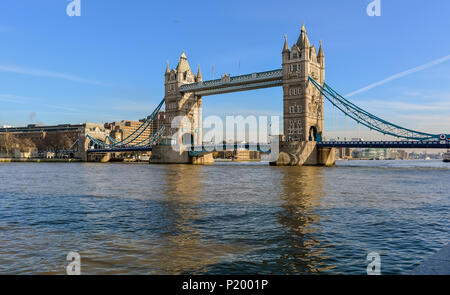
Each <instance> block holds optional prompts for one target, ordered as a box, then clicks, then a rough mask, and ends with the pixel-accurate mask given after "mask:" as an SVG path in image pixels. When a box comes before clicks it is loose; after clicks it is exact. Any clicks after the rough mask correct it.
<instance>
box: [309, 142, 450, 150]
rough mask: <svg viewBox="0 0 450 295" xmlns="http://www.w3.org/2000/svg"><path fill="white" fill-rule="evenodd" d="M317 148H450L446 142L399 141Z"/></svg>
mask: <svg viewBox="0 0 450 295" xmlns="http://www.w3.org/2000/svg"><path fill="white" fill-rule="evenodd" d="M317 146H318V147H336V148H339V147H342V148H344V147H348V148H401V149H446V148H450V141H448V140H440V141H438V140H426V141H418V140H399V141H395V140H394V141H322V142H318V143H317Z"/></svg>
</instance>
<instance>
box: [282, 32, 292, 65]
mask: <svg viewBox="0 0 450 295" xmlns="http://www.w3.org/2000/svg"><path fill="white" fill-rule="evenodd" d="M290 54H291V50H290V49H289V45H288V42H287V34H286V35H284V46H283V51H282V52H281V56H282V59H283V62H286V61H288V60H289V56H290Z"/></svg>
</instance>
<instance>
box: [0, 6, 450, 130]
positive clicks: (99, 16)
mask: <svg viewBox="0 0 450 295" xmlns="http://www.w3.org/2000/svg"><path fill="white" fill-rule="evenodd" d="M370 2H371V1H368V0H347V1H332V0H327V1H325V0H318V1H299V0H297V1H261V0H260V1H233V0H231V1H221V2H219V1H159V2H156V1H144V0H130V1H118V0H108V1H107V0H81V4H82V7H81V14H82V15H81V16H80V17H69V16H67V15H66V6H67V5H68V4H69V2H68V1H66V0H39V1H35V0H2V1H1V2H0V40H1V47H0V106H1V107H0V125H5V124H6V125H16V126H18V125H26V124H30V123H44V124H60V123H80V122H86V121H89V122H107V121H114V120H122V119H128V120H135V119H139V118H142V117H144V116H145V115H147V114H148V113H150V112H151V111H152V110H153V108H154V107H155V106H156V105H157V104H158V102H159V101H160V100H161V99H162V98H163V94H164V93H163V74H164V70H165V62H166V60H169V61H170V65H171V67H175V66H176V63H177V60H178V58H179V56H180V54H181V52H182V51H183V49H184V50H185V51H186V54H187V56H188V59H189V62H190V64H191V67H192V68H193V69H194V71H195V72H196V71H197V65H198V64H201V67H202V73H203V77H204V79H211V78H212V70H211V69H212V66H213V65H214V67H215V77H216V78H217V77H218V76H219V75H221V74H223V73H225V72H227V73H231V74H234V75H235V74H239V73H240V74H243V73H250V72H255V71H265V70H271V69H276V68H280V66H281V49H282V46H283V40H284V34H288V40H289V43H290V44H293V43H294V42H295V41H296V40H297V37H298V34H299V30H300V27H301V24H302V22H303V21H304V22H305V24H306V28H307V31H308V35H309V38H310V40H311V42H312V43H313V44H315V45H316V46H318V43H319V40H320V39H322V40H323V45H324V50H325V57H326V78H327V82H328V84H330V85H331V86H332V87H333V88H335V89H336V90H338V91H339V92H340V93H341V94H347V93H351V92H354V91H356V90H358V89H361V88H363V87H365V86H367V85H370V84H372V83H375V82H377V81H381V80H383V79H386V78H388V77H390V76H392V75H395V74H397V73H401V72H404V71H407V70H409V69H412V68H415V67H418V66H421V65H424V64H427V63H429V62H432V61H435V60H438V59H441V58H443V57H446V56H449V55H450V38H449V36H450V18H449V17H448V14H449V12H450V2H449V1H448V0H433V1H432V5H431V3H429V2H426V1H419V0H397V1H392V0H389V1H388V0H381V3H382V8H381V16H380V17H369V16H368V15H367V14H366V6H367V5H368V4H369V3H370ZM239 63H240V68H239V66H238V65H239ZM350 98H351V100H352V101H353V102H355V103H356V104H359V105H360V106H362V107H364V108H367V109H368V110H370V111H371V112H373V113H375V114H376V115H378V116H380V117H382V118H385V119H388V120H390V121H393V122H395V123H399V124H401V125H404V126H406V127H410V128H414V129H419V130H422V131H429V132H433V133H441V132H443V131H447V132H450V119H449V117H450V116H449V115H448V114H449V111H450V59H448V60H446V61H444V62H441V63H440V64H437V65H433V66H430V67H427V68H425V69H422V70H420V71H417V72H414V73H411V74H409V75H406V76H403V77H400V78H398V79H394V80H392V81H389V82H387V83H385V84H383V85H379V86H377V87H374V88H372V89H369V90H367V91H364V92H361V93H357V94H355V95H353V96H351V97H350ZM281 112H282V90H281V88H272V89H264V90H256V91H252V92H243V93H234V94H227V95H220V96H211V97H206V98H205V99H204V110H203V113H204V116H207V115H248V114H259V115H266V114H269V115H272V114H281ZM326 112H327V113H326V129H327V134H329V135H330V136H338V135H339V134H340V135H341V136H344V135H346V136H348V137H350V136H356V134H355V133H354V131H353V132H352V131H350V130H355V126H353V125H352V123H350V122H348V123H347V127H345V120H344V119H343V117H339V115H335V113H334V112H333V110H332V108H331V107H327V108H326ZM335 117H336V118H335ZM352 126H353V127H352Z"/></svg>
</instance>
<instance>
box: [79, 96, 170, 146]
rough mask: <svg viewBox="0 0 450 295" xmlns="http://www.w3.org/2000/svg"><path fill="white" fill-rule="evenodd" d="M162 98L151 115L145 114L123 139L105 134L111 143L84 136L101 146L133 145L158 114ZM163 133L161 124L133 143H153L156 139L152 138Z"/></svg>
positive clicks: (163, 128)
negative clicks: (152, 132) (134, 128)
mask: <svg viewBox="0 0 450 295" xmlns="http://www.w3.org/2000/svg"><path fill="white" fill-rule="evenodd" d="M164 101H165V100H164V99H163V100H162V101H161V102H160V103H159V104H158V106H157V107H156V109H155V110H154V111H153V112H152V113H151V115H149V116H147V117H146V119H145V120H144V122H142V124H141V125H140V126H139V127H138V128H136V130H134V131H133V132H132V133H131V134H130V135H128V136H127V137H125V138H124V139H123V140H121V141H118V140H115V139H114V138H112V137H110V136H109V135H107V136H106V139H107V140H109V141H110V142H111V143H106V142H103V141H101V140H98V139H96V138H94V137H93V136H91V135H90V134H86V137H88V138H89V139H90V140H91V141H92V142H94V143H95V144H97V145H98V146H101V147H103V148H122V147H125V146H130V145H133V144H134V142H135V141H136V140H137V139H138V138H139V137H140V136H141V135H142V134H143V133H144V132H145V131H146V130H147V129H148V128H149V127H150V125H151V123H152V122H153V121H154V120H155V118H156V116H157V115H158V113H159V111H160V110H161V107H162V106H163V104H164ZM164 133H165V126H164V125H163V126H162V127H161V128H160V129H158V131H156V132H155V133H154V134H151V135H150V136H149V137H148V138H146V139H144V140H143V141H141V142H138V143H136V144H134V145H139V146H143V145H144V143H147V142H148V144H147V145H151V144H153V143H154V142H155V141H156V140H153V139H154V138H155V137H156V136H157V137H158V139H159V137H161V136H162V135H163V134H164Z"/></svg>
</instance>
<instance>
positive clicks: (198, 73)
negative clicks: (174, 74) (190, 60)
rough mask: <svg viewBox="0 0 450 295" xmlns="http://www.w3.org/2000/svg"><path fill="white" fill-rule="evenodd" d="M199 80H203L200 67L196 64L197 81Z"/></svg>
mask: <svg viewBox="0 0 450 295" xmlns="http://www.w3.org/2000/svg"><path fill="white" fill-rule="evenodd" d="M201 81H203V77H202V71H201V69H200V65H198V72H197V82H201Z"/></svg>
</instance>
